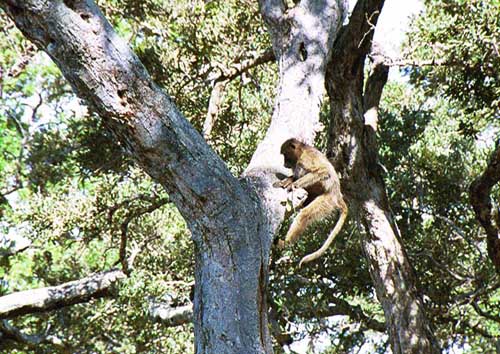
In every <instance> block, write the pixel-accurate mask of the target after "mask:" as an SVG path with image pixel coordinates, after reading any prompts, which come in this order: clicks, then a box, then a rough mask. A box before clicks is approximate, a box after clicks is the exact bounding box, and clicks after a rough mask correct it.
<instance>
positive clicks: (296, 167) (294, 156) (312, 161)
mask: <svg viewBox="0 0 500 354" xmlns="http://www.w3.org/2000/svg"><path fill="white" fill-rule="evenodd" d="M281 154H282V155H283V156H284V158H285V167H287V168H291V169H292V170H293V176H291V177H288V178H285V179H284V180H281V181H280V182H278V183H277V184H276V186H277V187H282V188H286V189H287V190H288V191H291V190H293V189H295V188H303V189H305V190H306V191H307V199H306V200H305V202H304V203H303V205H302V209H301V210H300V212H299V214H298V215H297V216H296V217H295V219H294V220H293V223H292V226H290V229H289V230H288V232H287V234H286V237H285V241H282V240H279V241H278V247H280V248H283V247H285V246H286V245H289V244H292V243H294V242H295V241H297V240H298V239H299V237H300V235H301V234H302V233H303V232H304V231H305V229H306V228H307V227H308V226H309V225H311V224H312V223H313V222H316V221H319V220H321V219H323V218H325V217H327V216H329V215H331V214H332V213H333V212H334V211H336V210H339V211H340V217H339V220H338V221H337V224H336V225H335V227H334V228H333V230H332V232H330V235H328V238H327V239H326V241H325V243H324V244H323V246H321V248H320V249H319V250H317V251H316V252H313V253H311V254H309V255H307V256H305V257H304V258H302V260H301V261H300V263H299V267H300V266H302V264H304V263H307V262H310V261H312V260H315V259H317V258H319V257H321V256H322V255H323V253H325V251H326V250H327V249H328V247H329V246H330V244H331V243H332V242H333V240H334V238H335V236H337V234H338V233H339V232H340V229H341V228H342V225H343V224H344V221H345V219H346V217H347V205H346V203H345V201H344V197H343V196H342V192H341V191H340V182H339V177H338V175H337V172H336V171H335V169H334V167H333V166H332V164H331V163H330V161H328V159H327V158H326V156H325V155H323V154H322V153H321V152H320V151H319V150H317V149H316V148H314V147H312V146H309V145H307V144H304V143H302V142H300V141H299V140H297V139H288V140H287V141H285V142H284V143H283V145H282V146H281Z"/></svg>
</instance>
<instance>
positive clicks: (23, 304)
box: [0, 270, 126, 319]
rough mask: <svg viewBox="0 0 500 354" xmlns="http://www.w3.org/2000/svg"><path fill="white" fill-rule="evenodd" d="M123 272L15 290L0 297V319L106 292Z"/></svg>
mask: <svg viewBox="0 0 500 354" xmlns="http://www.w3.org/2000/svg"><path fill="white" fill-rule="evenodd" d="M125 277H126V276H125V274H124V273H123V272H122V271H121V270H109V271H106V272H100V273H96V274H93V275H90V276H88V277H86V278H83V279H80V280H75V281H71V282H68V283H65V284H62V285H58V286H51V287H47V288H40V289H33V290H25V291H19V292H16V293H12V294H9V295H5V296H2V297H0V319H6V318H13V317H17V316H21V315H26V314H30V313H36V312H46V311H51V310H57V309H59V308H62V307H65V306H70V305H74V304H79V303H83V302H88V301H89V300H90V299H94V298H100V297H104V296H107V295H108V294H109V291H110V290H111V288H112V286H113V285H114V284H115V283H116V282H117V281H119V280H121V279H124V278H125Z"/></svg>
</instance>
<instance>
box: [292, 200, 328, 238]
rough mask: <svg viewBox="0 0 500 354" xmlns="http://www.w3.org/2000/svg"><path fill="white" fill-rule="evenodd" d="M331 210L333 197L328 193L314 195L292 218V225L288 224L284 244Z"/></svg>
mask: <svg viewBox="0 0 500 354" xmlns="http://www.w3.org/2000/svg"><path fill="white" fill-rule="evenodd" d="M333 210H334V205H333V198H332V196H331V195H330V194H326V195H320V196H318V197H316V199H314V200H313V201H312V202H311V203H310V204H309V205H308V206H306V207H305V208H304V209H302V210H301V211H300V212H299V214H298V215H297V216H296V217H295V219H294V220H293V223H292V226H290V229H289V230H288V233H287V234H286V237H285V245H289V244H292V243H294V242H296V241H297V240H298V239H299V238H300V236H301V235H302V234H303V233H304V231H305V230H306V228H307V227H308V226H309V225H311V224H312V223H313V222H314V221H318V220H320V219H321V218H323V217H325V216H327V215H328V214H330V213H331V212H332V211H333Z"/></svg>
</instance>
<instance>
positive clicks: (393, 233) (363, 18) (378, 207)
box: [327, 0, 440, 354]
mask: <svg viewBox="0 0 500 354" xmlns="http://www.w3.org/2000/svg"><path fill="white" fill-rule="evenodd" d="M383 2H384V1H383V0H360V1H358V3H357V4H356V7H355V9H354V10H353V14H352V16H351V19H350V21H349V24H348V25H347V26H345V27H344V28H343V30H342V33H341V35H340V37H339V38H338V40H337V41H336V44H335V48H334V53H333V56H332V61H331V64H330V65H329V71H328V79H327V90H328V94H329V96H330V108H331V115H332V116H331V125H330V127H329V137H330V140H329V144H330V146H329V156H331V157H332V160H333V162H334V165H335V167H336V169H337V171H338V172H339V173H340V175H341V176H342V187H343V192H344V194H345V195H346V197H347V199H348V202H349V206H350V209H351V210H354V212H353V213H351V215H353V214H354V215H358V216H359V219H360V221H361V223H362V225H363V227H364V230H365V235H364V237H363V239H362V247H363V251H364V254H365V257H366V258H367V260H368V264H369V270H370V275H371V278H372V280H373V282H374V285H375V289H376V292H377V297H378V299H379V301H380V302H381V304H382V307H383V309H384V314H385V319H386V326H387V329H388V334H389V337H390V341H391V347H392V351H393V353H395V354H396V353H438V352H440V349H439V345H438V344H437V341H436V339H435V338H434V335H433V333H432V330H431V328H430V323H429V321H428V319H427V318H426V316H425V311H424V306H423V302H422V299H421V297H420V294H419V293H418V290H417V287H416V280H415V277H414V273H413V269H412V267H411V265H410V263H409V260H408V257H407V255H406V254H405V252H404V249H403V247H402V244H401V238H400V236H399V231H398V229H397V226H396V224H395V223H394V221H393V219H392V215H391V210H390V207H389V203H388V200H387V194H386V190H385V185H384V181H383V178H382V171H381V168H380V165H379V164H378V151H377V145H376V136H375V134H376V129H377V109H378V101H379V100H380V94H381V92H382V88H383V86H384V84H385V81H386V80H387V69H386V68H384V67H383V66H380V65H379V64H380V63H376V64H377V65H375V67H374V70H373V73H372V74H373V75H372V77H371V78H369V79H368V81H367V86H366V88H365V89H363V70H364V62H365V59H366V56H367V53H368V51H369V49H370V47H371V40H372V38H373V31H374V29H375V27H374V26H375V24H376V23H377V18H378V15H379V13H380V11H381V9H382V6H383ZM363 93H364V94H363Z"/></svg>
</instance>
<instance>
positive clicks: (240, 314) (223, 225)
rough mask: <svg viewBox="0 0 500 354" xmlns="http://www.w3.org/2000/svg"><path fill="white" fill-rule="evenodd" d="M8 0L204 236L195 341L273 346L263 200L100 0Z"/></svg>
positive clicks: (241, 349) (233, 349)
mask: <svg viewBox="0 0 500 354" xmlns="http://www.w3.org/2000/svg"><path fill="white" fill-rule="evenodd" d="M0 6H1V7H2V8H3V9H4V10H5V11H6V13H7V14H8V15H9V16H10V17H11V18H12V19H13V20H14V22H15V23H16V25H17V27H18V28H19V29H20V30H21V31H22V32H23V34H24V35H25V36H26V37H27V38H28V39H30V40H31V41H33V42H34V43H35V44H36V45H37V46H38V47H39V48H41V49H42V50H44V51H45V52H46V53H47V54H48V55H49V56H50V57H51V58H52V59H53V60H54V61H55V63H56V64H57V65H58V66H59V68H60V69H61V71H62V73H63V74H64V76H65V77H66V79H67V80H68V81H69V83H70V84H71V85H72V87H73V89H74V90H75V92H76V93H77V95H78V96H79V97H81V98H83V99H85V100H86V101H87V102H88V103H89V104H90V105H92V106H93V107H94V108H95V109H96V110H97V111H98V112H99V114H100V116H101V117H102V119H103V120H104V122H105V123H106V124H107V126H108V127H109V129H110V130H111V131H112V132H113V133H114V134H115V136H116V137H117V143H119V144H121V145H122V146H123V147H124V148H125V149H126V150H128V151H129V152H130V154H131V155H132V156H133V157H134V158H135V159H136V161H137V162H138V163H139V164H140V165H141V166H142V167H143V169H144V170H145V171H146V172H147V173H148V174H149V175H151V176H152V178H153V179H155V180H156V181H157V182H159V183H161V184H162V185H163V186H164V187H165V189H166V190H167V191H168V193H169V195H170V198H171V199H172V200H173V201H174V202H175V204H176V205H177V207H178V208H179V210H180V212H181V213H182V215H183V216H184V218H185V219H186V221H187V222H188V225H189V228H190V230H191V232H192V235H193V240H194V242H195V254H196V269H195V278H196V287H195V299H194V312H195V315H194V324H195V338H196V340H195V341H196V343H195V349H196V352H198V353H263V352H270V351H271V350H272V348H271V341H270V337H269V331H268V326H267V322H268V321H267V306H266V301H265V294H266V287H265V284H266V277H267V267H268V263H269V262H268V254H269V248H270V244H271V243H270V239H271V233H270V230H269V224H268V223H267V218H266V216H265V213H263V211H262V210H263V209H262V208H261V206H260V202H259V199H258V198H257V197H256V195H255V193H254V191H253V190H252V189H251V188H250V187H248V186H247V185H246V184H242V183H240V182H239V181H238V180H237V179H236V178H234V177H233V176H232V175H231V174H230V172H229V170H228V169H227V168H226V166H225V165H224V163H223V162H222V161H221V160H220V158H219V157H218V156H217V155H215V154H214V153H213V151H212V150H211V149H210V148H209V147H208V145H207V144H206V143H205V141H204V140H203V138H202V137H201V136H200V135H199V134H198V133H197V132H196V131H195V130H194V129H193V127H192V126H191V125H190V124H189V123H188V122H187V121H186V119H185V118H184V117H183V116H182V115H181V114H180V113H179V112H178V110H177V108H176V107H175V105H174V104H173V103H172V101H171V100H170V98H169V97H167V96H166V95H165V94H164V93H163V92H162V91H161V90H160V89H159V88H158V87H157V86H156V85H155V84H154V82H153V81H152V80H151V78H150V77H149V75H148V73H147V72H146V70H145V69H144V67H143V66H142V64H141V63H140V61H139V60H138V59H137V57H136V56H135V55H134V53H133V52H132V51H131V50H130V49H129V48H128V46H127V45H126V43H125V42H124V41H123V40H121V39H120V38H119V37H118V36H117V35H116V34H115V33H114V31H113V29H112V28H111V26H110V24H109V23H108V22H107V21H106V19H105V18H104V17H103V15H102V13H101V12H100V11H99V9H98V8H97V6H96V5H95V4H94V2H93V1H92V0H72V1H64V2H63V1H61V0H52V1H45V0H30V1H21V0H8V1H3V2H0Z"/></svg>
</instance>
